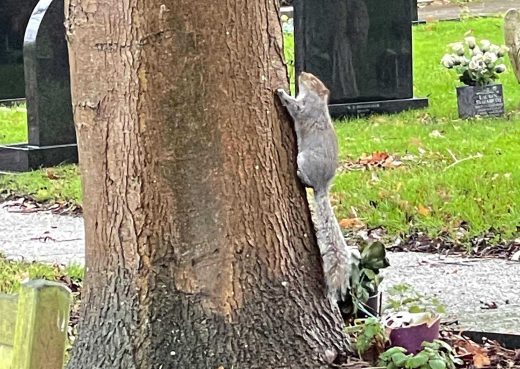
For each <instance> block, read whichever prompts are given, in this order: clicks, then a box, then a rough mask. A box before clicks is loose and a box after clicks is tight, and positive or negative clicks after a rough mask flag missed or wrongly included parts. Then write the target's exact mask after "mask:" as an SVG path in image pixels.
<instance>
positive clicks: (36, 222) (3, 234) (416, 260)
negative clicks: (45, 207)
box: [0, 205, 520, 334]
mask: <svg viewBox="0 0 520 369" xmlns="http://www.w3.org/2000/svg"><path fill="white" fill-rule="evenodd" d="M12 210H16V209H7V208H3V207H1V205H0V252H1V253H3V254H4V255H6V256H7V257H9V258H15V259H22V258H23V259H25V260H31V261H32V260H37V261H43V262H51V263H63V264H69V263H82V264H83V263H84V244H85V240H84V230H83V218H82V217H70V216H60V215H53V214H49V213H45V212H38V213H30V214H21V213H17V212H12ZM389 257H390V264H391V266H390V268H388V269H387V270H386V271H385V273H384V275H385V280H384V281H383V291H384V290H385V288H388V287H389V286H391V285H393V284H396V283H403V282H406V283H409V284H411V285H413V286H414V287H415V288H416V289H417V290H419V291H421V292H423V293H426V294H428V295H437V296H438V297H439V299H440V300H441V301H443V302H444V303H445V304H446V306H447V310H448V313H449V318H450V319H457V320H458V321H459V322H460V324H461V326H462V327H464V328H466V329H475V330H482V331H495V332H503V333H506V332H510V333H511V332H513V333H518V334H520V263H519V262H508V261H505V260H498V259H493V260H483V259H466V258H461V257H449V258H445V257H443V258H440V257H439V256H437V255H433V254H422V253H390V255H389ZM481 301H482V302H483V303H495V304H496V305H497V308H496V309H482V307H483V306H484V305H483V303H481ZM506 302H507V303H506Z"/></svg>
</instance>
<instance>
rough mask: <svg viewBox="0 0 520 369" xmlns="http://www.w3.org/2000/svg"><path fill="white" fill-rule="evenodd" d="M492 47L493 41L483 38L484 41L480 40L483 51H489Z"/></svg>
mask: <svg viewBox="0 0 520 369" xmlns="http://www.w3.org/2000/svg"><path fill="white" fill-rule="evenodd" d="M490 47H491V42H490V41H489V40H482V41H480V49H481V50H482V51H483V52H486V51H489V48H490Z"/></svg>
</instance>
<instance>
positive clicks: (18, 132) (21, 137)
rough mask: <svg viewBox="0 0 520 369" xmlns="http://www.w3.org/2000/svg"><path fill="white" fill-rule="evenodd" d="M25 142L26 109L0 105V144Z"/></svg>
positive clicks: (21, 106)
mask: <svg viewBox="0 0 520 369" xmlns="http://www.w3.org/2000/svg"><path fill="white" fill-rule="evenodd" d="M18 142H27V110H26V109H25V106H23V105H20V106H16V107H12V108H8V107H5V106H0V145H2V144H9V143H18Z"/></svg>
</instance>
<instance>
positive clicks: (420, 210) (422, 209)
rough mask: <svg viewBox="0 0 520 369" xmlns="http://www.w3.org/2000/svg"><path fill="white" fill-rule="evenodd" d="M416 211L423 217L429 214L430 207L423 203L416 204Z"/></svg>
mask: <svg viewBox="0 0 520 369" xmlns="http://www.w3.org/2000/svg"><path fill="white" fill-rule="evenodd" d="M417 212H418V213H419V214H420V215H422V216H423V217H425V216H428V215H430V209H428V208H427V207H425V206H423V205H419V206H417Z"/></svg>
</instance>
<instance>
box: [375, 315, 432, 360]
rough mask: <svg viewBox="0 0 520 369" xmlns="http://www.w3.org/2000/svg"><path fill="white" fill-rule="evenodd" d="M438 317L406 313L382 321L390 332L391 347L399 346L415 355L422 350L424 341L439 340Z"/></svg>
mask: <svg viewBox="0 0 520 369" xmlns="http://www.w3.org/2000/svg"><path fill="white" fill-rule="evenodd" d="M440 322H441V318H440V316H438V315H436V316H433V317H432V316H431V315H430V314H425V313H417V314H410V313H407V312H403V313H395V314H392V315H390V316H387V317H386V318H385V319H384V324H385V325H386V327H387V329H388V330H389V331H390V333H389V338H390V344H391V346H400V347H403V348H405V349H406V351H408V353H410V354H415V353H417V352H419V351H421V350H422V349H423V347H422V346H421V344H422V343H423V342H424V341H427V342H433V341H434V340H436V339H437V338H439V329H440Z"/></svg>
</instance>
